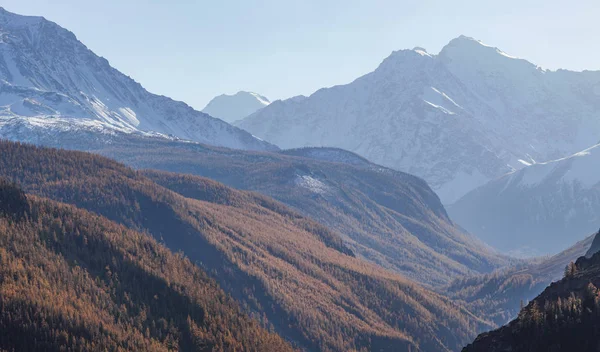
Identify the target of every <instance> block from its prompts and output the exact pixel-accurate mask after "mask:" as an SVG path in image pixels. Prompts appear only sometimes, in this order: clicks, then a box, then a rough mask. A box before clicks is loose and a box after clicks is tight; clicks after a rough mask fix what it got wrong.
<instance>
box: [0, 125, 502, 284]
mask: <svg viewBox="0 0 600 352" xmlns="http://www.w3.org/2000/svg"><path fill="white" fill-rule="evenodd" d="M12 131H14V132H15V133H13V134H11V135H10V139H11V140H16V141H28V142H31V143H35V144H38V145H45V146H50V147H59V148H67V149H75V150H84V151H90V152H94V153H98V154H102V155H105V156H108V157H110V158H113V159H115V160H119V161H121V162H123V163H125V164H127V165H129V166H132V167H134V168H136V169H158V170H163V171H171V172H177V173H188V174H195V175H199V176H204V177H209V178H211V179H214V180H217V181H219V182H222V183H224V184H226V185H228V186H230V187H235V188H238V189H245V190H251V191H256V192H259V193H262V194H264V195H267V196H269V197H272V198H275V199H277V200H278V201H280V202H282V203H284V204H286V205H288V206H290V207H292V208H294V209H295V210H297V211H298V212H300V213H301V214H303V215H304V216H308V217H311V218H312V219H314V220H316V221H318V222H320V223H321V224H323V225H325V226H328V227H330V228H332V229H334V230H336V231H338V232H339V233H341V235H342V238H343V240H344V241H345V243H346V244H347V245H348V246H349V247H350V248H351V249H352V250H353V252H354V253H355V254H356V255H358V256H360V257H362V258H364V259H367V260H369V261H372V262H374V263H377V264H379V265H381V266H383V267H385V268H388V269H391V270H394V271H397V272H399V273H401V274H403V275H405V276H407V277H409V278H411V279H414V280H416V281H419V282H422V283H425V284H427V285H432V286H434V285H440V284H442V285H443V284H447V283H448V282H449V281H450V280H452V279H453V278H455V277H459V276H464V275H470V274H477V273H487V272H490V271H492V270H494V269H496V268H499V267H502V266H505V265H507V264H508V263H509V262H510V260H509V259H508V258H507V257H505V256H502V255H498V254H497V253H495V252H494V251H493V250H492V249H490V248H489V247H487V246H486V245H484V244H483V243H482V242H481V241H480V240H478V239H477V238H474V237H472V236H470V235H468V234H465V233H464V231H462V230H460V229H459V228H458V227H457V226H456V225H454V224H453V223H452V222H451V220H449V219H448V216H447V214H446V211H445V209H444V206H443V205H442V204H441V202H440V200H439V198H438V197H437V196H436V194H435V193H434V192H433V191H432V190H431V188H430V187H429V186H428V185H427V184H426V183H425V182H424V181H423V180H422V179H419V178H417V177H414V176H412V175H408V174H406V173H403V172H398V171H395V170H392V169H388V168H385V167H382V166H380V165H377V164H373V163H371V162H369V161H367V160H366V159H364V158H362V157H359V156H357V155H356V154H354V153H351V152H347V151H343V150H341V149H334V148H306V149H296V150H288V151H283V152H281V153H265V152H247V151H239V150H237V151H236V150H229V149H223V148H215V147H210V146H207V145H201V144H197V143H188V142H183V141H176V140H172V141H165V140H164V139H161V138H152V137H142V136H132V135H128V134H120V133H116V134H113V135H105V134H97V133H90V132H87V131H63V132H60V133H56V134H54V135H47V134H44V133H39V131H38V130H37V129H36V128H31V126H28V125H15V126H14V128H13V129H12ZM0 135H3V134H2V129H1V128H0Z"/></svg>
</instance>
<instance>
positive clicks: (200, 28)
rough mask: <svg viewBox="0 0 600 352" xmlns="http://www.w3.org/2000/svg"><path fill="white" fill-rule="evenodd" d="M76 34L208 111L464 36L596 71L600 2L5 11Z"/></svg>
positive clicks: (551, 63)
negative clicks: (226, 101) (212, 104)
mask: <svg viewBox="0 0 600 352" xmlns="http://www.w3.org/2000/svg"><path fill="white" fill-rule="evenodd" d="M1 6H3V7H5V8H6V9H7V10H8V11H12V12H16V13H20V14H26V15H41V16H44V17H46V18H47V19H49V20H52V21H54V22H56V23H58V24H60V25H61V26H63V27H66V28H67V29H69V30H71V31H72V32H74V33H75V35H77V37H78V38H79V39H80V40H81V41H82V42H84V43H85V44H86V45H87V46H88V47H89V48H90V49H92V50H93V51H94V52H95V53H96V54H98V55H100V56H103V57H105V58H107V59H108V60H109V61H110V63H111V64H112V65H113V66H114V67H116V68H117V69H119V70H120V71H122V72H123V73H125V74H127V75H129V76H131V77H133V78H134V79H135V80H137V81H138V82H140V83H141V84H142V85H143V86H144V87H146V88H147V89H148V90H150V91H151V92H153V93H158V94H163V95H167V96H170V97H172V98H174V99H177V100H183V101H185V102H187V103H188V104H190V105H192V106H194V107H196V108H198V109H201V108H203V107H204V105H205V104H206V103H207V102H208V100H210V99H211V98H212V97H213V96H215V95H218V94H221V93H228V94H231V93H235V92H236V91H238V90H251V91H256V92H258V93H261V94H263V95H266V96H267V97H269V98H270V99H272V100H274V99H279V98H287V97H290V96H294V95H298V94H304V95H308V94H311V93H312V92H314V91H315V90H317V89H319V88H321V87H326V86H332V85H335V84H343V83H347V82H350V81H352V80H353V79H355V78H357V77H358V76H360V75H362V74H365V73H367V72H370V71H372V70H373V69H374V68H375V67H377V65H378V64H379V63H380V62H381V61H382V60H383V59H384V58H385V57H386V56H388V55H389V54H390V53H391V51H393V50H398V49H404V48H412V47H415V46H422V47H425V48H426V49H427V50H428V51H429V52H430V53H437V52H439V50H440V49H441V48H442V47H443V46H444V45H445V44H446V43H447V42H448V41H450V39H452V38H454V37H457V36H458V35H460V34H465V35H468V36H471V37H475V38H477V39H480V40H482V41H483V42H485V43H486V44H490V45H493V46H497V47H499V48H500V49H502V50H504V51H505V52H507V53H509V54H511V55H515V56H519V57H522V58H526V59H528V60H530V61H532V62H534V63H536V64H538V65H540V66H542V67H545V68H551V69H556V68H568V69H574V70H582V69H594V70H598V69H600V45H599V44H598V43H600V24H599V22H598V19H599V18H600V1H598V0H577V1H564V0H544V1H542V0H504V1H493V4H492V1H482V0H479V1H471V0H469V1H467V0H454V1H441V0H436V1H433V0H421V1H418V0H414V1H412V0H411V1H403V0H396V1H383V0H380V1H378V0H370V1H366V0H335V1H334V0H329V1H328V0H304V1H286V0H212V1H183V0H179V1H151V0H95V1H88V0H3V1H2V4H1Z"/></svg>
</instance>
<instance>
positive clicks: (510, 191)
mask: <svg viewBox="0 0 600 352" xmlns="http://www.w3.org/2000/svg"><path fill="white" fill-rule="evenodd" d="M448 212H449V214H450V216H451V217H452V219H453V220H454V221H456V222H457V223H458V224H460V225H461V226H462V227H464V228H465V229H467V230H468V231H469V232H471V233H473V234H475V235H477V236H478V237H480V238H481V239H483V240H484V241H486V242H487V243H489V244H490V245H492V246H494V247H496V248H498V249H500V250H502V251H505V252H512V253H513V254H522V255H524V256H532V255H540V254H551V253H556V252H558V251H560V250H561V249H562V248H566V247H567V246H568V245H569V244H570V243H572V242H574V241H577V240H580V239H582V238H583V237H584V236H587V235H589V234H590V233H592V232H594V231H595V230H597V229H598V226H600V217H599V214H600V145H596V146H594V147H592V148H588V149H586V150H584V151H582V152H579V153H576V154H574V155H572V156H570V157H567V158H563V159H559V160H556V161H551V162H547V163H539V164H535V165H531V166H528V167H525V168H523V169H521V170H519V171H517V172H513V173H510V174H508V175H505V176H503V177H501V178H499V179H497V180H494V181H492V182H489V183H488V184H486V185H484V186H482V187H479V188H477V189H475V190H473V191H472V192H470V193H468V194H467V195H465V196H464V197H463V198H461V199H460V200H459V201H458V202H456V203H455V204H452V205H450V206H448Z"/></svg>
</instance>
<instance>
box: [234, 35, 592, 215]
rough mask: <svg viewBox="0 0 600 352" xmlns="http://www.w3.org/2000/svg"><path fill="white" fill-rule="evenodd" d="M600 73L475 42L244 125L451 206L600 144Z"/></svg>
mask: <svg viewBox="0 0 600 352" xmlns="http://www.w3.org/2000/svg"><path fill="white" fill-rule="evenodd" d="M599 96H600V72H590V71H584V72H570V71H565V70H559V71H549V70H543V69H541V68H539V67H536V66H535V65H534V64H531V63H529V62H527V61H525V60H522V59H518V58H515V57H512V56H510V55H508V54H506V53H504V52H502V51H501V50H499V49H496V48H493V47H490V46H487V45H484V44H482V43H481V42H479V41H477V40H474V39H472V38H468V37H464V36H461V37H459V38H456V39H454V40H452V41H451V42H450V43H449V44H448V45H446V46H445V47H444V48H443V49H442V50H441V52H440V53H439V54H438V55H432V54H429V53H427V52H426V51H425V50H424V49H422V48H415V49H413V50H400V51H396V52H393V53H392V54H391V55H390V56H389V57H388V58H386V59H385V60H384V61H383V62H382V63H381V64H380V65H379V67H377V69H376V70H375V71H373V72H371V73H368V74H366V75H364V76H362V77H360V78H358V79H356V80H355V81H353V82H351V83H349V84H345V85H339V86H335V87H331V88H324V89H320V90H318V91H317V92H315V93H314V94H312V95H311V96H309V97H306V98H303V99H289V100H284V101H275V102H273V103H272V104H270V105H269V106H267V107H265V108H263V109H261V110H260V111H257V112H256V113H254V114H252V115H250V116H248V117H246V118H245V119H244V120H242V121H241V122H240V123H238V124H237V126H239V127H241V128H243V129H245V130H247V131H249V132H250V133H252V134H253V135H255V136H257V137H259V138H262V139H264V140H266V141H269V142H272V143H275V144H277V145H278V146H280V147H282V148H296V147H305V146H317V147H320V146H325V147H339V148H343V149H347V150H350V151H353V152H356V153H357V154H359V155H361V156H363V157H366V158H367V159H369V160H371V161H373V162H375V163H377V164H380V165H384V166H387V167H392V168H395V169H397V170H402V171H405V172H408V173H410V174H414V175H417V176H419V177H422V178H424V179H425V180H426V181H427V182H428V183H429V184H430V185H431V186H432V187H433V189H434V190H435V191H436V193H438V195H439V196H440V198H441V199H442V201H443V202H444V204H451V203H453V202H455V201H456V200H458V199H459V198H460V197H461V196H462V195H464V194H465V193H467V192H468V191H470V190H472V189H474V188H476V187H477V186H480V185H483V184H485V183H486V182H488V181H490V180H493V179H495V178H497V177H499V176H501V175H503V174H505V173H507V172H510V171H512V170H515V169H521V168H522V167H523V166H525V165H528V164H532V163H534V161H536V160H537V161H546V160H552V159H557V158H560V157H564V156H566V155H570V154H573V153H575V152H578V151H580V150H583V149H585V148H587V147H589V146H590V145H593V144H595V143H597V142H598V140H599V139H600V119H598V116H599V115H600V100H599V99H598V97H599Z"/></svg>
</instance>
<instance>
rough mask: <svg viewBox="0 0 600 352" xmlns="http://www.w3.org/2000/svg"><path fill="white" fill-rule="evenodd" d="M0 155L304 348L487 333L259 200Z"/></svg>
mask: <svg viewBox="0 0 600 352" xmlns="http://www.w3.org/2000/svg"><path fill="white" fill-rule="evenodd" d="M0 149H1V153H0V175H4V176H6V177H8V178H10V179H11V180H14V181H17V182H20V183H21V184H22V185H23V187H24V188H25V189H27V190H28V191H30V192H33V193H35V194H39V195H45V196H48V197H51V198H54V199H57V200H60V201H63V202H68V203H71V204H75V205H77V206H79V207H83V208H86V209H88V210H91V211H94V212H97V213H99V214H102V215H104V216H106V217H108V218H110V219H112V220H114V221H117V222H120V223H123V224H125V225H127V226H128V227H131V228H134V229H137V230H143V231H147V232H148V233H150V234H151V235H152V236H154V237H155V238H157V239H160V240H161V241H163V242H164V243H165V244H166V245H167V246H168V247H170V248H171V249H172V250H175V251H183V253H185V254H186V255H187V256H188V257H189V258H190V259H191V260H192V261H194V262H196V263H198V264H199V265H200V266H202V267H203V268H205V270H207V271H208V272H210V273H212V274H213V275H214V276H215V277H216V278H217V279H218V281H219V283H220V285H221V287H223V288H224V289H225V290H226V291H227V292H229V293H230V294H232V295H233V296H234V297H235V298H237V299H238V300H239V301H240V302H242V304H243V306H244V307H246V308H247V309H249V310H251V311H252V312H254V314H255V315H256V316H257V317H259V318H260V319H261V320H262V321H263V322H265V323H267V322H268V323H271V324H272V325H273V326H274V328H275V330H276V331H277V332H278V333H280V334H281V335H283V336H285V337H286V338H288V339H290V340H292V341H294V343H297V344H298V345H299V346H301V347H304V348H308V349H311V350H323V351H350V350H377V351H380V350H381V351H403V350H408V349H409V348H410V349H412V350H413V351H414V350H424V351H431V350H434V351H451V350H457V349H458V348H460V347H461V346H462V345H464V343H466V342H467V341H469V339H472V338H473V337H474V335H475V334H476V332H477V331H482V330H484V329H486V328H489V326H490V325H489V324H487V323H486V322H484V321H482V320H480V319H478V318H476V317H475V316H473V315H472V314H471V313H469V312H468V311H467V310H465V309H463V308H461V307H459V306H457V305H454V304H453V303H452V302H450V301H449V300H448V299H447V298H445V297H443V296H441V295H438V294H436V293H433V292H431V291H429V290H426V289H423V288H422V287H420V286H419V285H417V284H415V283H413V282H411V281H408V280H406V279H404V278H402V277H400V276H398V275H396V274H393V273H390V272H388V271H385V270H383V269H381V268H379V267H377V266H375V265H373V264H370V263H367V262H364V261H362V260H360V259H358V258H355V257H353V256H352V255H351V254H352V253H351V252H350V251H348V249H347V248H346V247H345V246H344V245H343V243H342V242H341V241H340V240H339V237H338V235H337V234H336V233H334V232H331V231H330V230H328V229H327V228H325V227H323V225H320V224H318V223H316V222H314V221H312V220H309V219H306V218H303V217H302V216H300V215H298V214H297V213H296V212H295V211H293V210H290V209H288V208H286V207H285V206H284V205H282V204H280V203H277V202H275V201H272V200H269V199H265V197H264V196H259V195H255V194H251V193H248V192H243V191H236V190H233V189H229V188H227V187H225V186H223V185H220V184H217V183H215V182H214V181H210V180H206V179H203V178H197V177H193V178H192V182H193V183H192V185H191V186H193V187H192V188H190V189H191V191H190V192H196V193H189V194H188V195H189V196H194V197H196V198H198V199H203V200H198V199H190V198H185V197H183V196H181V195H179V194H176V193H175V192H172V191H170V190H167V189H166V188H164V187H162V186H159V185H158V184H156V183H155V182H153V181H152V180H150V179H149V178H147V177H144V176H143V175H142V174H140V173H138V172H136V171H133V170H131V169H129V168H127V167H125V166H123V165H121V164H118V163H116V162H114V161H111V160H109V159H105V158H103V157H100V156H95V155H91V154H86V153H81V152H67V151H58V150H53V149H44V148H36V147H32V146H26V145H19V144H15V143H7V142H5V143H1V144H0ZM181 177H182V179H179V176H177V175H172V174H164V175H162V176H161V175H155V178H156V179H157V180H161V182H164V183H165V184H170V185H171V187H173V188H176V187H175V186H173V185H177V184H182V185H183V186H186V185H189V184H188V180H189V179H190V177H191V176H181ZM182 180H183V181H182ZM186 187H187V186H186ZM179 191H180V192H182V193H186V192H187V191H186V189H185V188H184V189H179ZM188 191H189V189H188Z"/></svg>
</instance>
